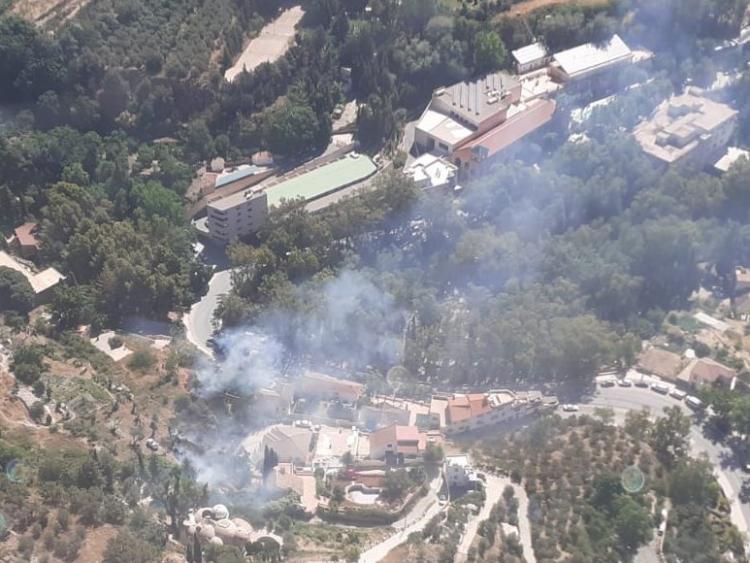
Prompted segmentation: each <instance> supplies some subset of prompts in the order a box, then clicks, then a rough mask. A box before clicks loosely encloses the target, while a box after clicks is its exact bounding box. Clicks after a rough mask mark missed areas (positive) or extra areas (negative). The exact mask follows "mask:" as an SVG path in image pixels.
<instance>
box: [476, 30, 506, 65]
mask: <svg viewBox="0 0 750 563" xmlns="http://www.w3.org/2000/svg"><path fill="white" fill-rule="evenodd" d="M506 58H507V52H506V50H505V45H504V44H503V40H502V39H500V36H499V35H498V34H497V33H495V32H494V31H482V32H480V33H479V34H477V36H476V38H475V40H474V72H475V73H477V74H483V73H487V72H491V71H494V70H498V69H500V68H501V67H502V66H503V65H504V64H505V60H506Z"/></svg>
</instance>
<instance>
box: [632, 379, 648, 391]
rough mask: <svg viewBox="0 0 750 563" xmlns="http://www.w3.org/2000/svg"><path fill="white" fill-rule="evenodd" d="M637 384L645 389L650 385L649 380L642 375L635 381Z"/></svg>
mask: <svg viewBox="0 0 750 563" xmlns="http://www.w3.org/2000/svg"><path fill="white" fill-rule="evenodd" d="M635 386H636V387H642V388H644V389H645V388H646V387H648V381H646V380H645V379H644V378H642V377H641V378H640V379H639V380H637V381H636V382H635Z"/></svg>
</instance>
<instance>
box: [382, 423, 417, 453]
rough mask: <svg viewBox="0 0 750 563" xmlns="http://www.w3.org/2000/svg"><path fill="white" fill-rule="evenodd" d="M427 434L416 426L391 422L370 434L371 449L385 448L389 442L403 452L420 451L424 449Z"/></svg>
mask: <svg viewBox="0 0 750 563" xmlns="http://www.w3.org/2000/svg"><path fill="white" fill-rule="evenodd" d="M426 443H427V436H426V435H425V434H424V433H422V432H420V431H419V428H417V427H416V426H402V425H399V424H391V425H390V426H386V427H385V428H381V429H380V430H376V431H375V432H373V433H372V434H370V450H371V451H372V450H378V449H381V448H385V446H386V445H388V444H394V445H396V447H397V449H398V451H399V452H401V453H415V454H416V453H418V452H420V451H422V450H424V448H425V445H426Z"/></svg>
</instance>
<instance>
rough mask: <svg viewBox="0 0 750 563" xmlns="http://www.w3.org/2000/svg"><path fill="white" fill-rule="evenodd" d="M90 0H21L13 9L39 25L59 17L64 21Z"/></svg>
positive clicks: (15, 12) (17, 13)
mask: <svg viewBox="0 0 750 563" xmlns="http://www.w3.org/2000/svg"><path fill="white" fill-rule="evenodd" d="M87 2H88V0H21V1H19V2H16V3H15V4H13V8H12V9H11V11H12V12H13V13H14V14H16V15H18V16H20V17H22V18H24V19H26V20H28V21H30V22H34V23H35V24H37V25H40V26H41V25H45V24H47V23H48V22H50V21H52V20H54V19H59V20H60V22H63V21H65V20H67V19H70V18H72V17H73V16H75V15H76V14H77V13H78V10H80V9H81V8H82V7H83V6H85V5H86V4H87Z"/></svg>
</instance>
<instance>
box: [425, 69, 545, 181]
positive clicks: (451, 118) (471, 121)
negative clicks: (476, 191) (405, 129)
mask: <svg viewBox="0 0 750 563" xmlns="http://www.w3.org/2000/svg"><path fill="white" fill-rule="evenodd" d="M554 110H555V102H554V101H552V100H548V99H543V98H541V97H536V98H533V99H527V98H524V97H523V84H522V82H521V81H520V80H519V79H518V78H517V77H515V76H511V75H510V74H508V73H506V72H495V73H492V74H488V75H486V76H483V77H482V78H480V79H478V80H475V81H473V82H459V83H457V84H453V85H451V86H446V87H442V88H438V89H437V90H435V91H434V92H433V94H432V100H431V101H430V104H429V105H428V106H427V108H426V109H425V111H424V112H423V113H422V116H421V117H420V119H419V122H418V123H417V126H416V128H415V131H414V143H415V145H416V147H417V150H418V151H419V152H420V153H432V154H434V155H437V156H442V157H444V158H445V159H447V160H449V161H450V162H452V163H453V164H455V165H456V167H457V169H458V171H459V172H462V173H466V172H470V171H471V169H472V168H473V167H474V166H475V164H477V163H479V162H481V161H482V160H484V159H486V158H489V157H491V156H494V155H495V154H497V153H498V152H500V151H502V150H503V149H505V148H507V147H508V146H510V145H511V144H513V143H514V142H516V141H518V140H519V139H521V138H522V137H524V136H525V135H527V134H529V133H531V132H532V131H534V130H536V129H537V128H539V127H541V126H542V125H544V124H545V123H547V122H548V121H549V120H550V119H551V117H552V114H553V112H554Z"/></svg>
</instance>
